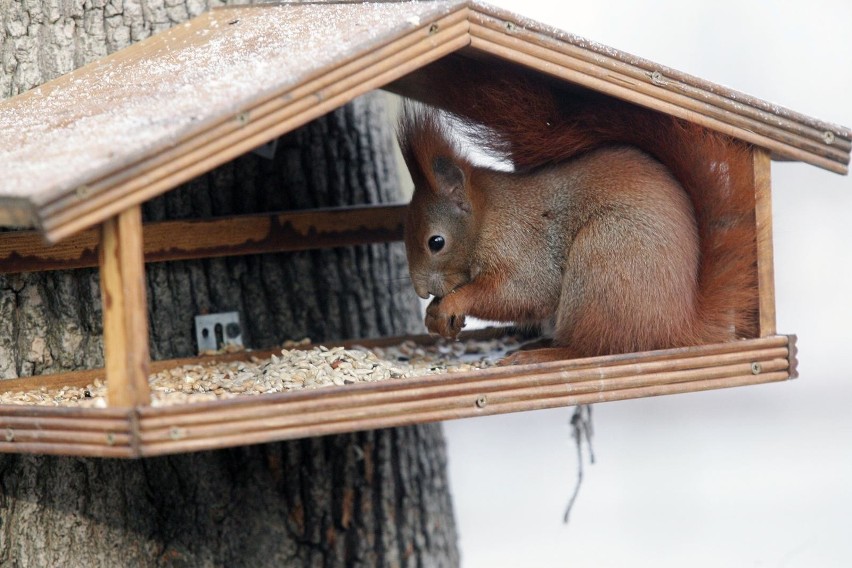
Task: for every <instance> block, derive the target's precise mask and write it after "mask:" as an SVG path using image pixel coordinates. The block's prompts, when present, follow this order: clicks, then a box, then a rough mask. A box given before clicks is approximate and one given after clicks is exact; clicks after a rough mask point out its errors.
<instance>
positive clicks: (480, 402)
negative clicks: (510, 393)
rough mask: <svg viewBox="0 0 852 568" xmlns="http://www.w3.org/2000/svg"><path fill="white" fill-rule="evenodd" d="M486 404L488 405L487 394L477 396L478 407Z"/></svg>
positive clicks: (483, 406)
mask: <svg viewBox="0 0 852 568" xmlns="http://www.w3.org/2000/svg"><path fill="white" fill-rule="evenodd" d="M486 406H488V398H487V397H486V396H485V395H482V396H479V397H477V398H476V407H477V408H485V407H486Z"/></svg>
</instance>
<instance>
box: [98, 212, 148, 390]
mask: <svg viewBox="0 0 852 568" xmlns="http://www.w3.org/2000/svg"><path fill="white" fill-rule="evenodd" d="M99 250H100V255H99V260H100V277H101V298H102V301H103V314H104V361H105V365H104V368H105V371H106V380H107V402H108V404H109V405H110V406H117V407H133V406H138V405H143V404H150V401H151V395H150V390H149V387H148V365H149V362H150V357H149V354H148V310H147V304H146V301H145V264H144V262H143V257H142V212H141V210H140V208H139V206H135V207H131V208H130V209H128V210H127V211H124V212H122V213H121V214H119V215H118V217H116V218H113V219H108V220H107V221H105V222H104V223H103V224H102V233H101V247H100V249H99Z"/></svg>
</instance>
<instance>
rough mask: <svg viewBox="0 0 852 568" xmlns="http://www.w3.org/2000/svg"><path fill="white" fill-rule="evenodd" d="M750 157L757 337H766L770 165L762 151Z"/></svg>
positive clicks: (771, 278) (769, 328)
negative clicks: (751, 160)
mask: <svg viewBox="0 0 852 568" xmlns="http://www.w3.org/2000/svg"><path fill="white" fill-rule="evenodd" d="M753 156H754V157H753V170H752V172H753V173H752V175H753V177H754V197H755V204H754V216H755V225H756V230H757V286H758V298H759V304H758V305H759V310H760V336H761V337H768V336H770V335H775V333H776V330H775V263H774V260H773V258H774V257H773V247H772V187H771V183H772V180H771V175H772V173H771V169H772V162H771V161H770V157H769V152H768V151H766V150H765V149H763V148H755V149H754V154H753Z"/></svg>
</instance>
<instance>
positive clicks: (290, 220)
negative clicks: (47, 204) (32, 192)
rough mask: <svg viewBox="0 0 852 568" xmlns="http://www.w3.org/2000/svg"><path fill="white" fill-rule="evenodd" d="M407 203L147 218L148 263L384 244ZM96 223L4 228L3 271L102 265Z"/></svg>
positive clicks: (0, 243)
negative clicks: (60, 235) (50, 236)
mask: <svg viewBox="0 0 852 568" xmlns="http://www.w3.org/2000/svg"><path fill="white" fill-rule="evenodd" d="M406 207H407V206H406V205H404V204H395V205H371V206H356V207H340V208H328V209H317V210H310V211H286V212H280V213H268V214H255V215H239V216H232V217H218V218H213V219H192V220H179V221H161V222H156V223H148V224H146V225H145V226H144V231H143V248H144V255H145V262H146V263H148V262H162V261H171V260H188V259H198V258H212V257H222V256H237V255H244V254H264V253H273V252H293V251H300V250H311V249H317V248H329V247H337V246H349V245H360V244H371V243H386V242H393V241H398V240H401V239H402V231H403V219H404V214H405V209H406ZM99 242H100V231H99V230H98V229H87V230H85V231H82V232H80V233H78V234H76V235H73V236H72V237H69V238H67V239H65V240H63V241H61V242H60V243H57V244H55V245H51V244H49V243H46V242H45V240H44V238H43V236H42V234H41V233H40V232H38V231H17V232H7V233H0V273H16V272H37V271H43V270H64V269H72V268H87V267H93V266H97V265H98V258H97V247H98V244H99Z"/></svg>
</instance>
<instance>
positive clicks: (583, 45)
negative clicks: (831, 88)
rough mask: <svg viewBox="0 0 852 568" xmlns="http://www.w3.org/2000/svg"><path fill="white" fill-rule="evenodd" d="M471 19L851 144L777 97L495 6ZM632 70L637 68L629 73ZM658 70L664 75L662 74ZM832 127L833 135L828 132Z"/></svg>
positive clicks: (848, 135) (845, 133)
mask: <svg viewBox="0 0 852 568" xmlns="http://www.w3.org/2000/svg"><path fill="white" fill-rule="evenodd" d="M470 19H471V22H472V23H474V24H479V25H483V26H487V27H490V28H492V29H494V30H499V31H501V32H503V33H507V34H509V35H512V36H517V37H521V38H524V39H526V40H528V41H531V42H533V43H538V44H542V45H546V46H552V47H554V48H555V49H558V50H560V51H565V52H569V53H573V54H575V55H577V56H579V57H581V58H582V59H584V60H586V61H589V62H592V63H595V64H597V65H600V66H602V67H605V68H607V69H611V70H614V71H618V72H628V73H629V74H632V75H633V76H634V77H635V78H637V79H640V80H646V79H647V78H655V77H654V74H655V72H656V73H657V74H658V76H657V77H656V78H655V81H656V82H657V83H658V84H659V85H660V86H661V87H664V88H667V89H670V90H676V91H680V92H683V93H685V94H688V95H689V96H690V97H692V98H695V99H697V100H705V101H708V102H712V103H713V104H714V105H717V106H719V107H722V108H726V109H727V110H729V111H730V112H733V113H737V114H743V115H745V116H751V117H752V118H756V119H758V120H761V121H765V122H767V123H773V124H779V125H783V127H784V128H785V129H788V130H790V131H795V132H800V133H802V134H804V135H806V136H810V137H812V138H813V139H814V140H823V141H826V139H832V138H833V140H832V142H830V143H829V142H826V143H827V144H829V145H835V146H836V147H839V148H842V149H844V150H847V151H848V150H850V149H852V130H850V129H849V128H847V127H844V126H841V125H838V124H833V123H830V122H826V121H823V120H819V119H816V118H813V117H810V116H807V115H804V114H801V113H798V112H795V111H793V110H790V109H788V108H784V107H781V106H779V105H777V104H775V103H771V102H767V101H765V100H761V99H758V98H756V97H752V96H750V95H748V94H745V93H743V92H740V91H736V90H733V89H730V88H727V87H723V86H721V85H717V84H715V83H712V82H710V81H707V80H705V79H701V78H700V77H696V76H694V75H690V74H688V73H683V72H681V71H678V70H676V69H672V68H670V67H666V66H664V65H660V64H659V63H655V62H653V61H650V60H647V59H643V58H641V57H637V56H635V55H632V54H629V53H625V52H623V51H620V50H617V49H613V48H611V47H608V46H605V45H602V44H599V43H596V42H593V41H589V40H587V39H586V38H582V37H579V36H576V35H573V34H570V33H565V32H563V31H561V30H557V29H555V28H553V27H551V26H548V25H546V24H543V23H540V22H535V21H532V20H529V19H526V18H523V17H520V16H518V15H517V14H513V13H511V12H509V11H506V10H502V9H500V8H496V7H494V6H484V5H477V4H475V5H473V6H472V10H471V16H470ZM631 71H634V72H635V73H630V72H631ZM659 75H661V76H662V77H660V76H659ZM827 133H830V134H831V135H833V136H827Z"/></svg>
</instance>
